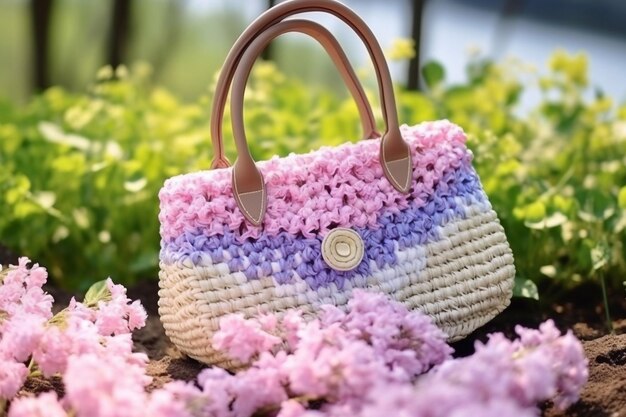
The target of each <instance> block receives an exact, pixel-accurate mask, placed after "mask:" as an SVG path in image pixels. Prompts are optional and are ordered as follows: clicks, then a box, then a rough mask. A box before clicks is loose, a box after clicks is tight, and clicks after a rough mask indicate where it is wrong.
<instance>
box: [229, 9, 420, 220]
mask: <svg viewBox="0 0 626 417" xmlns="http://www.w3.org/2000/svg"><path fill="white" fill-rule="evenodd" d="M304 12H326V13H330V14H333V15H335V16H337V17H339V18H340V19H342V20H343V21H344V22H346V23H347V24H348V25H349V26H350V27H351V28H352V29H353V30H354V31H355V32H356V33H357V34H358V35H359V37H360V38H361V40H362V41H363V43H364V44H365V46H366V47H367V50H368V52H369V55H370V57H371V59H372V61H373V62H374V69H375V70H376V77H377V79H378V84H379V89H380V96H381V105H382V113H383V118H384V120H385V124H386V131H385V133H384V134H383V136H382V138H381V145H380V162H381V166H382V168H383V172H384V174H385V177H386V178H387V179H388V180H389V182H390V183H391V184H392V186H393V187H394V188H395V189H396V190H398V191H400V192H402V193H408V192H409V190H410V187H411V177H412V175H411V171H412V170H411V167H412V162H411V153H410V150H409V146H408V145H407V144H406V142H405V141H404V139H403V138H402V135H401V134H400V128H399V124H398V115H397V112H396V107H395V99H394V92H393V84H392V81H391V75H390V73H389V68H388V67H387V64H386V61H385V57H384V54H383V51H382V49H381V47H380V45H379V44H378V42H377V41H376V38H375V37H374V35H373V33H372V31H371V30H370V29H369V28H368V27H367V25H366V24H365V22H364V21H363V20H362V19H361V18H360V17H359V16H358V15H357V14H356V13H354V12H353V11H352V10H351V9H349V8H348V7H346V6H344V5H343V4H341V3H339V2H336V1H334V0H292V1H287V2H284V3H281V4H279V5H278V6H275V7H273V8H271V9H270V10H268V11H267V12H265V13H264V14H262V15H261V16H260V17H259V18H257V19H256V20H255V21H254V22H253V23H252V24H251V25H250V26H249V27H248V29H247V30H246V31H245V32H244V34H243V35H242V36H241V37H240V38H239V40H238V41H237V43H236V44H235V48H238V47H240V46H239V45H238V44H239V41H240V40H241V39H242V38H244V39H246V38H247V36H246V35H247V33H257V32H260V31H263V30H265V29H267V28H268V27H269V26H271V25H272V24H274V23H275V22H276V21H278V20H280V19H283V18H285V17H288V16H291V15H293V14H296V13H304ZM257 39H258V40H259V41H258V42H257ZM257 39H254V40H253V41H252V42H249V43H248V45H247V46H248V47H249V50H248V51H246V52H244V55H243V56H242V59H241V61H240V65H239V67H238V68H237V69H236V72H235V75H234V77H233V88H232V97H231V118H232V125H233V136H234V139H235V146H236V148H237V154H238V156H237V160H236V161H235V165H234V166H233V169H232V184H233V194H234V197H235V201H236V202H237V205H238V206H239V208H240V209H241V212H242V213H243V215H244V217H245V218H246V219H247V220H248V221H249V222H250V223H252V224H253V225H255V226H259V225H260V224H261V223H262V220H263V216H264V214H265V211H266V208H267V193H266V189H265V182H264V181H263V176H262V175H261V172H260V171H259V170H258V168H257V167H256V165H255V163H254V160H253V159H252V155H251V154H250V150H249V148H248V145H247V141H246V136H245V130H244V125H243V98H244V93H245V85H246V82H247V79H248V76H249V74H250V70H251V67H252V63H253V62H254V59H255V58H256V56H253V53H254V51H253V49H255V48H256V49H258V48H259V47H258V46H256V45H260V42H261V41H262V40H263V34H262V33H261V35H259V36H258V37H257ZM242 42H244V41H242ZM251 43H252V44H253V45H255V46H254V47H250V44H251ZM244 61H245V65H242V62H244Z"/></svg>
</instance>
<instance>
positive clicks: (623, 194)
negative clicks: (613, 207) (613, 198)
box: [617, 185, 626, 210]
mask: <svg viewBox="0 0 626 417" xmlns="http://www.w3.org/2000/svg"><path fill="white" fill-rule="evenodd" d="M617 204H618V205H619V207H620V208H622V209H624V210H626V185H625V186H623V187H622V188H621V189H620V190H619V194H617Z"/></svg>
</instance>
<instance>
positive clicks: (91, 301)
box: [83, 280, 111, 306]
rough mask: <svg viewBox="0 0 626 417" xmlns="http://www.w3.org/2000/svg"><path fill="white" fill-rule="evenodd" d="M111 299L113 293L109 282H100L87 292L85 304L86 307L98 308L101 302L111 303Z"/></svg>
mask: <svg viewBox="0 0 626 417" xmlns="http://www.w3.org/2000/svg"><path fill="white" fill-rule="evenodd" d="M110 299H111V291H110V290H109V287H108V286H107V281H106V280H104V281H98V282H96V283H95V284H93V285H92V286H91V287H89V289H88V290H87V293H86V294H85V299H84V301H83V303H84V304H85V305H86V306H96V305H98V302H99V301H109V300H110Z"/></svg>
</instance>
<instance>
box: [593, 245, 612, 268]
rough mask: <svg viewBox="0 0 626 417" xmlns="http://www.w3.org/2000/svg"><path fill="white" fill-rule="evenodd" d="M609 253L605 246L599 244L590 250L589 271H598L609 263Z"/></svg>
mask: <svg viewBox="0 0 626 417" xmlns="http://www.w3.org/2000/svg"><path fill="white" fill-rule="evenodd" d="M610 257H611V252H610V251H609V248H608V247H607V245H605V244H602V243H599V244H597V245H596V246H594V247H593V248H591V270H592V271H598V270H600V269H602V268H603V267H604V266H605V265H606V264H608V263H609V259H610Z"/></svg>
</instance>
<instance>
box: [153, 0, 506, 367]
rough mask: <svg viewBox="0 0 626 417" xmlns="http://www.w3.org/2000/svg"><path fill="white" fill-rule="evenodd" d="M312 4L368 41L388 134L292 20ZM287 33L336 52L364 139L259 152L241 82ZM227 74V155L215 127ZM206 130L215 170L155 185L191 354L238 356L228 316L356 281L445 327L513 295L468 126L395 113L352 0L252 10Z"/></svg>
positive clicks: (167, 319) (458, 334)
mask: <svg viewBox="0 0 626 417" xmlns="http://www.w3.org/2000/svg"><path fill="white" fill-rule="evenodd" d="M311 11H318V12H327V13H330V14H333V15H335V16H337V17H339V18H340V19H342V20H343V21H345V22H346V23H347V24H348V25H349V26H350V27H352V29H354V30H355V31H356V33H357V34H358V35H359V37H360V38H361V39H362V41H363V42H364V43H365V45H366V47H367V50H368V52H369V54H370V56H371V58H372V60H373V62H374V68H375V70H376V75H377V79H378V83H379V87H380V95H381V103H382V110H383V116H384V120H385V130H384V133H383V134H382V135H380V134H378V133H377V130H376V126H375V122H374V117H373V115H372V111H371V108H370V106H369V103H368V102H367V98H366V96H365V93H364V92H363V89H362V87H361V85H360V83H359V82H358V80H357V78H356V76H355V74H354V71H353V70H352V68H351V67H350V64H349V63H348V61H347V59H346V57H345V55H344V53H343V52H342V51H341V48H340V47H339V45H338V44H337V41H336V40H335V39H334V38H333V36H332V35H331V34H330V33H329V32H328V31H327V30H326V29H324V28H323V27H321V26H319V25H318V24H316V23H313V22H311V21H308V20H284V21H283V19H285V18H286V17H288V16H292V15H294V14H297V13H302V12H311ZM290 31H299V32H303V33H306V34H308V35H310V36H312V37H313V38H315V39H317V40H318V41H319V42H320V43H321V44H322V45H323V46H324V48H325V49H326V51H328V53H329V54H330V55H331V57H332V58H333V61H334V62H335V64H336V65H337V66H338V67H339V69H340V72H341V74H342V76H343V78H344V80H345V81H346V83H347V84H348V87H349V89H350V91H351V93H352V95H353V97H354V99H355V101H356V103H357V106H358V109H359V112H360V115H361V119H362V120H361V121H362V125H363V129H364V131H365V135H364V136H365V137H366V138H368V139H369V140H362V141H360V142H358V143H356V144H353V143H346V144H343V145H341V146H338V147H334V148H328V147H326V148H322V149H320V150H317V151H313V152H310V153H308V154H305V155H290V156H288V157H285V158H279V157H275V158H273V159H271V160H269V161H263V162H258V163H257V162H255V161H254V160H253V159H252V156H251V155H250V151H249V149H248V146H247V141H246V136H245V132H244V126H243V97H244V91H245V85H246V82H247V79H248V76H249V73H250V69H251V67H252V64H253V62H254V61H255V59H256V58H257V56H258V55H259V53H260V51H261V50H262V49H263V48H264V47H265V46H266V44H267V43H268V42H269V41H271V40H272V39H273V38H274V37H276V36H278V35H279V34H282V33H285V32H290ZM231 81H232V84H233V86H232V97H231V117H232V125H233V136H234V138H235V143H236V149H237V154H238V157H237V160H236V162H235V163H234V165H233V166H232V167H230V164H229V163H228V161H227V159H226V158H225V156H224V151H223V146H222V130H221V122H222V117H223V113H224V107H225V104H226V96H227V91H228V88H229V86H230V84H231ZM211 131H212V132H211V133H212V139H213V147H214V151H215V160H214V163H213V168H214V169H212V170H210V171H203V172H196V173H191V174H186V175H181V176H177V177H174V178H170V179H169V180H167V181H166V182H165V185H164V187H163V189H162V190H161V192H160V194H159V198H160V204H161V212H160V215H159V219H160V222H161V239H162V240H161V241H162V247H161V254H160V269H161V270H160V274H159V277H160V284H159V285H160V291H159V296H160V301H159V312H160V315H161V320H162V322H163V325H164V327H165V331H166V333H167V335H168V336H169V338H170V339H171V340H172V342H173V343H174V344H175V345H176V346H178V348H180V349H181V350H182V351H183V352H184V353H186V354H188V355H189V356H191V357H193V358H195V359H197V360H200V361H202V362H205V363H212V364H218V365H220V366H224V367H227V368H233V367H237V366H238V364H236V363H234V362H231V361H229V360H227V359H226V358H225V357H223V356H222V355H221V354H219V353H217V352H216V351H215V350H214V349H213V348H212V344H211V337H212V334H213V333H214V331H215V330H216V329H217V328H218V326H219V320H220V318H221V317H223V316H224V315H227V314H230V313H244V314H245V315H246V316H252V315H257V314H260V313H264V312H277V313H279V314H280V313H282V312H285V311H287V310H289V309H301V310H302V311H303V312H304V314H305V315H308V316H309V317H312V316H314V315H315V313H316V312H317V311H318V310H319V306H320V305H321V304H334V305H337V306H344V305H345V304H346V303H347V301H348V299H349V298H350V294H351V292H352V290H353V289H355V288H366V289H368V290H370V291H379V292H382V293H384V294H387V295H389V296H390V297H391V298H393V299H395V300H398V301H400V302H402V303H404V304H405V305H406V306H407V307H408V308H410V309H416V310H420V311H422V312H424V313H426V314H428V315H430V316H431V317H432V318H433V319H434V321H435V322H436V323H437V324H438V325H439V326H440V327H441V328H442V329H443V330H444V331H445V332H447V334H448V335H449V337H450V339H451V340H457V339H460V338H462V337H464V336H466V335H467V334H469V333H470V332H472V331H473V330H474V329H476V328H477V327H479V326H481V325H483V324H485V323H486V322H487V321H489V320H490V319H491V318H493V317H494V316H495V315H496V314H498V313H499V312H500V311H502V310H503V309H504V308H505V307H506V306H507V305H508V304H509V300H510V297H511V291H512V286H513V277H514V275H515V270H514V267H513V257H512V254H511V250H510V247H509V245H508V243H507V240H506V237H505V235H504V231H503V229H502V227H501V225H500V223H499V221H498V218H497V216H496V213H495V212H494V211H493V210H492V208H491V205H490V203H489V201H488V199H487V196H486V195H485V193H484V191H483V189H482V186H481V184H480V180H479V178H478V176H477V174H476V172H475V171H474V169H473V168H472V165H471V159H472V154H471V152H470V151H469V150H468V149H467V148H466V147H465V134H464V133H463V131H462V130H461V128H459V127H457V126H456V125H454V124H452V123H450V122H448V121H445V120H443V121H435V122H426V123H422V124H419V125H416V126H406V125H403V126H400V125H399V124H398V119H397V113H396V108H395V101H394V92H393V88H392V82H391V79H390V75H389V69H388V68H387V65H386V63H385V60H384V56H383V52H382V50H381V48H380V46H379V44H378V43H377V42H376V40H375V38H374V36H373V34H372V32H371V31H370V30H369V28H368V27H367V25H366V24H365V23H364V22H363V21H362V20H361V19H360V18H359V17H358V16H357V15H356V14H355V13H354V12H352V11H351V10H350V9H348V8H347V7H345V6H343V5H342V4H340V3H338V2H335V1H332V0H294V1H287V2H284V3H281V4H279V5H278V6H276V7H274V8H272V9H270V10H268V11H267V12H266V13H264V14H263V15H261V16H260V17H259V18H258V19H257V20H256V21H254V22H253V23H252V24H251V25H250V26H249V27H248V28H247V29H246V31H245V32H244V33H243V34H242V35H241V37H240V38H239V39H238V40H237V42H236V43H235V45H234V46H233V48H232V50H231V51H230V53H229V55H228V57H227V58H226V62H225V64H224V66H223V68H222V71H221V74H220V77H219V80H218V83H217V90H216V94H215V98H214V102H213V109H212V115H211Z"/></svg>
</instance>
